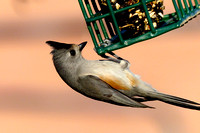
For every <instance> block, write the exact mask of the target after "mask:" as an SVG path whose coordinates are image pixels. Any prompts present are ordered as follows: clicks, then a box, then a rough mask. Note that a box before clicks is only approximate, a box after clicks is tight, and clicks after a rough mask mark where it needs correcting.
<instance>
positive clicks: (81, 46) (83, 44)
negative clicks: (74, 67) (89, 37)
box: [78, 41, 87, 51]
mask: <svg viewBox="0 0 200 133" xmlns="http://www.w3.org/2000/svg"><path fill="white" fill-rule="evenodd" d="M86 44H87V41H85V42H82V43H81V44H79V45H78V46H79V49H80V51H82V50H83V48H84V47H85V45H86Z"/></svg>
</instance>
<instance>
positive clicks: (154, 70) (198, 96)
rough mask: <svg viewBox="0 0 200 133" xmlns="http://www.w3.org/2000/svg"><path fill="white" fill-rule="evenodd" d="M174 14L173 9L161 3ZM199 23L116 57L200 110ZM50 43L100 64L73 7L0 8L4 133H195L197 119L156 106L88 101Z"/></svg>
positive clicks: (43, 0)
mask: <svg viewBox="0 0 200 133" xmlns="http://www.w3.org/2000/svg"><path fill="white" fill-rule="evenodd" d="M165 6H166V11H165V12H172V11H173V10H172V6H171V1H165ZM199 24H200V17H197V18H195V19H194V20H192V21H191V22H189V23H188V24H187V25H185V26H184V27H182V28H180V29H177V30H174V31H171V32H169V33H167V34H164V35H162V36H159V37H157V38H154V39H151V40H148V41H145V42H141V43H138V44H135V45H133V46H130V47H127V48H125V49H121V50H118V51H116V53H117V54H119V55H120V56H122V57H124V58H126V59H127V60H129V61H130V63H131V64H132V65H131V70H132V71H133V72H134V73H136V74H139V75H140V76H141V77H142V79H143V80H145V81H146V82H148V83H150V84H151V85H152V86H153V87H155V88H156V89H158V90H159V91H161V92H165V93H169V94H173V95H177V96H181V97H184V98H188V99H191V100H194V101H197V102H200V85H199V83H200V52H199V51H200V26H199ZM47 40H56V41H62V42H68V43H80V42H82V41H85V40H87V41H88V45H87V46H86V48H85V49H84V51H83V55H84V57H86V58H87V59H98V58H99V56H98V55H96V53H95V52H94V51H93V44H92V41H91V38H90V36H89V33H88V31H87V28H86V25H85V22H84V19H83V16H82V13H81V10H80V8H79V5H78V0H1V1H0V132H1V133H18V132H19V133H36V132H38V133H40V132H43V133H45V132H48V133H55V132H60V133H61V132H67V133H107V132H110V133H111V132H115V133H122V132H126V133H133V132H140V133H172V132H174V133H199V131H200V126H199V122H200V113H199V112H198V111H193V110H188V109H184V108H179V107H175V106H171V105H167V104H165V103H161V102H149V103H148V105H151V106H154V107H156V109H135V108H127V107H119V106H115V105H111V104H107V103H103V102H98V101H94V100H91V99H89V98H86V97H84V96H82V95H80V94H78V93H77V92H75V91H73V90H72V89H71V88H69V87H68V86H67V85H66V84H65V83H64V82H63V81H62V80H61V79H60V77H59V76H58V74H57V73H56V71H55V69H54V66H53V63H52V60H51V55H50V54H49V53H50V50H51V49H50V47H49V46H47V45H46V44H45V41H47Z"/></svg>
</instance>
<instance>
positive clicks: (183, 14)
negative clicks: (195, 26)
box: [78, 0, 200, 55]
mask: <svg viewBox="0 0 200 133" xmlns="http://www.w3.org/2000/svg"><path fill="white" fill-rule="evenodd" d="M78 1H79V4H80V7H81V10H82V13H83V16H84V18H85V21H86V24H87V28H88V30H89V33H90V35H91V37H92V40H93V43H94V46H95V50H96V52H97V54H99V55H103V54H105V53H108V52H111V51H114V50H117V49H121V48H124V47H127V46H130V45H132V44H134V43H137V42H140V41H144V40H147V39H151V38H154V37H156V36H158V35H161V34H163V33H166V32H168V31H171V30H173V29H176V28H179V27H181V26H183V25H184V24H185V23H187V22H188V21H189V20H191V19H192V18H194V17H196V16H197V15H198V14H200V1H199V0H172V3H173V6H174V11H175V12H174V13H171V14H167V15H163V16H162V18H161V19H160V21H159V22H160V26H158V27H155V26H154V23H153V20H152V18H151V14H150V12H149V10H148V3H150V2H153V1H156V0H137V1H138V2H137V3H134V4H130V5H128V6H124V7H123V8H119V9H117V10H116V9H114V8H113V5H112V3H111V2H113V0H78ZM102 1H104V3H103V4H104V5H106V8H105V7H102ZM115 1H116V0H115ZM118 1H119V0H118ZM121 1H130V0H121ZM135 8H138V9H141V8H142V10H143V12H144V14H145V17H146V20H147V21H148V22H147V23H148V26H149V30H148V31H147V32H144V33H142V34H139V35H138V36H133V37H128V38H127V36H126V35H124V33H123V32H124V31H123V30H121V29H120V26H119V23H121V22H119V20H120V19H119V17H121V18H123V17H124V16H123V15H122V14H120V13H123V12H126V11H128V10H131V9H135ZM117 15H118V16H117ZM120 21H123V19H122V20H120Z"/></svg>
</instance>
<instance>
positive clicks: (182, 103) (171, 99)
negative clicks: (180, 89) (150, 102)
mask: <svg viewBox="0 0 200 133" xmlns="http://www.w3.org/2000/svg"><path fill="white" fill-rule="evenodd" d="M148 95H149V96H150V97H151V98H153V99H156V100H160V101H162V102H165V103H168V104H172V105H175V106H179V107H183V108H188V109H194V110H200V104H199V103H196V102H193V101H191V100H187V99H184V98H180V97H176V96H172V95H168V94H164V93H160V92H157V91H152V92H149V94H148Z"/></svg>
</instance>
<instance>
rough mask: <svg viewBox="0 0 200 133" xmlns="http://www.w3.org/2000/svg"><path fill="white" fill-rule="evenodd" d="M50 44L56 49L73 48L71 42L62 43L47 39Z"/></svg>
mask: <svg viewBox="0 0 200 133" xmlns="http://www.w3.org/2000/svg"><path fill="white" fill-rule="evenodd" d="M46 43H47V44H49V46H51V47H53V48H54V49H63V48H64V49H69V48H71V46H72V45H71V44H66V43H60V42H55V41H46Z"/></svg>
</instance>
